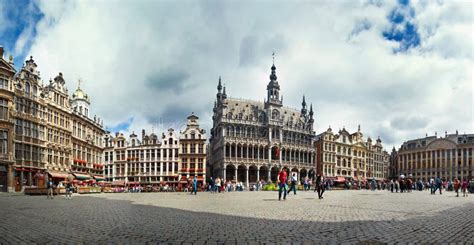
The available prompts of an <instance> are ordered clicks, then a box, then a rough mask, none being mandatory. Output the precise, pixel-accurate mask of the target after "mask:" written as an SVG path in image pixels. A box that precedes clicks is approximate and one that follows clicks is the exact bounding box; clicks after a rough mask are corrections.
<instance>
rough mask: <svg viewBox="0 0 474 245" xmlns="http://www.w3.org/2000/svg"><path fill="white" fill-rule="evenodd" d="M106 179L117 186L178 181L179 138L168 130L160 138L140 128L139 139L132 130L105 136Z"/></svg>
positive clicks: (171, 130)
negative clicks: (130, 132)
mask: <svg viewBox="0 0 474 245" xmlns="http://www.w3.org/2000/svg"><path fill="white" fill-rule="evenodd" d="M104 142H105V150H104V163H105V178H106V180H108V181H111V182H112V183H113V184H117V185H126V184H128V185H139V184H140V185H147V184H150V185H156V184H168V185H170V186H177V185H178V183H179V179H180V178H179V177H180V176H179V173H180V169H179V164H178V163H179V137H178V136H177V135H176V133H175V131H174V129H171V128H170V129H168V131H167V132H166V133H163V134H162V135H161V140H159V139H158V136H157V135H155V134H154V133H152V134H150V135H147V134H146V132H145V130H142V135H141V139H139V138H138V136H137V135H136V134H134V133H132V134H131V135H130V136H129V138H128V139H127V138H126V137H125V136H124V135H123V134H122V133H116V134H115V137H114V136H112V135H111V134H110V133H108V134H106V136H105V137H104Z"/></svg>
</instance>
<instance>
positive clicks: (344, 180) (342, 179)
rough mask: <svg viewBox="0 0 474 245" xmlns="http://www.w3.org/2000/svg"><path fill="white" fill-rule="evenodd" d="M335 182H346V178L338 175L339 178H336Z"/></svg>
mask: <svg viewBox="0 0 474 245" xmlns="http://www.w3.org/2000/svg"><path fill="white" fill-rule="evenodd" d="M334 182H346V178H344V177H341V176H337V178H336V180H334Z"/></svg>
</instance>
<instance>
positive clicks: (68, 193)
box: [66, 181, 72, 199]
mask: <svg viewBox="0 0 474 245" xmlns="http://www.w3.org/2000/svg"><path fill="white" fill-rule="evenodd" d="M71 193H72V183H71V182H70V181H68V182H67V183H66V199H72V194H71Z"/></svg>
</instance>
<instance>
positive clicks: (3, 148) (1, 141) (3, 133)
mask: <svg viewBox="0 0 474 245" xmlns="http://www.w3.org/2000/svg"><path fill="white" fill-rule="evenodd" d="M0 154H5V155H6V154H8V131H7V130H0Z"/></svg>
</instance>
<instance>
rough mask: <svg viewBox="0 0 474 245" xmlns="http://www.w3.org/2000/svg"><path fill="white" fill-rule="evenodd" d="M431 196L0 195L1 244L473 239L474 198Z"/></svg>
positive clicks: (459, 241)
mask: <svg viewBox="0 0 474 245" xmlns="http://www.w3.org/2000/svg"><path fill="white" fill-rule="evenodd" d="M453 195H454V194H452V193H450V192H447V193H446V194H443V195H442V196H441V195H436V196H432V195H430V194H429V193H426V192H412V193H403V194H392V193H388V192H385V191H378V192H371V191H329V192H326V193H325V198H324V199H322V200H319V199H314V196H315V194H314V193H313V192H299V193H298V195H296V196H293V195H291V196H289V197H288V200H287V201H280V202H278V201H273V200H277V198H278V193H276V192H240V193H224V194H212V195H211V194H208V193H199V194H198V195H197V196H190V195H186V194H184V193H133V194H128V193H126V194H123V193H122V194H98V195H76V196H75V197H74V199H73V200H64V199H61V198H56V199H53V200H48V199H46V198H44V197H42V196H18V195H13V196H12V195H3V194H0V217H2V221H1V222H0V233H1V234H2V235H1V236H0V244H31V243H53V244H57V243H83V244H91V243H94V244H95V243H99V244H104V243H113V244H115V243H119V244H136V243H139V244H143V243H152V244H155V243H160V244H188V243H189V244H314V243H325V244H341V243H344V244H387V243H388V244H399V243H402V244H423V243H427V244H433V243H439V244H441V243H452V244H466V243H473V236H474V235H473V234H474V225H472V220H474V212H473V206H474V198H473V197H472V196H469V197H467V198H452V196H453Z"/></svg>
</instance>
